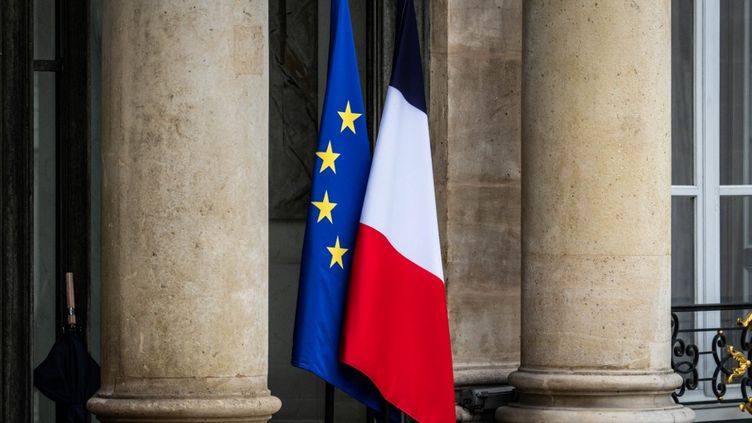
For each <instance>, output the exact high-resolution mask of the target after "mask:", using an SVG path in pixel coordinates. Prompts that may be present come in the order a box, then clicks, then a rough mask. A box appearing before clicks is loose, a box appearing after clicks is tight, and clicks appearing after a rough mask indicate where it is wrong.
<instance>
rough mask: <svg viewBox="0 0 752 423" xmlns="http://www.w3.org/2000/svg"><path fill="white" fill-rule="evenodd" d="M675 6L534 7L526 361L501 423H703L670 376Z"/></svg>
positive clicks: (528, 25) (526, 59)
mask: <svg viewBox="0 0 752 423" xmlns="http://www.w3.org/2000/svg"><path fill="white" fill-rule="evenodd" d="M670 4H671V2H670V1H669V0H660V1H658V0H643V1H588V2H585V1H569V0H567V1H564V0H558V1H550V0H545V1H544V0H530V1H526V2H525V7H524V12H523V32H524V34H523V40H524V45H523V64H524V65H523V71H522V72H523V77H522V81H523V82H522V93H523V95H522V134H523V135H522V210H523V211H522V215H523V216H522V228H523V229H522V272H523V286H522V356H521V366H520V369H519V371H518V372H515V373H512V375H511V376H510V383H511V384H512V385H514V386H516V387H517V388H518V390H519V392H520V394H521V396H520V399H519V402H518V403H516V404H514V405H512V406H510V407H503V408H500V409H499V410H498V411H497V414H496V417H497V419H498V420H499V421H501V422H557V423H566V422H578V423H588V422H612V423H613V422H625V423H626V422H652V423H656V422H689V421H692V420H693V418H694V414H693V412H692V411H691V410H689V409H686V408H683V407H681V406H679V405H677V404H675V403H674V402H673V401H672V399H671V397H670V393H671V391H672V390H673V389H674V388H675V387H676V386H678V385H679V384H680V382H681V380H680V377H679V376H677V375H675V374H674V373H673V372H672V371H671V367H670V358H671V352H670V306H671V295H670V294H671V292H670V289H671V284H670V271H671V260H670V256H671V251H670V247H671V244H670V240H671V237H670V235H671V217H670V216H671V214H670V206H671V203H670V199H671V195H670V187H671V179H670V176H671V172H670V170H671V156H670V152H671V137H670V135H671V92H670V89H671V62H670V61H671V19H670V16H671V14H670Z"/></svg>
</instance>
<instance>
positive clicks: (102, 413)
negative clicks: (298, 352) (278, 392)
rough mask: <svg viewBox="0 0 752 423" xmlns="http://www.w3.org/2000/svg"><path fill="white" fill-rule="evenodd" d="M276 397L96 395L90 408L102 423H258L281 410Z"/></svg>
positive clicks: (90, 403) (89, 403)
mask: <svg viewBox="0 0 752 423" xmlns="http://www.w3.org/2000/svg"><path fill="white" fill-rule="evenodd" d="M281 405H282V403H281V402H280V400H279V399H278V398H277V397H274V396H271V395H266V396H260V397H216V398H117V397H106V396H102V395H100V394H97V395H96V396H95V397H93V398H92V399H90V400H89V402H88V404H87V407H88V409H89V411H90V412H92V413H94V414H95V415H96V416H97V418H98V419H99V420H100V421H101V422H102V423H151V422H153V423H178V422H186V423H193V422H203V423H207V422H211V423H225V422H227V423H229V422H232V423H257V422H264V423H265V422H267V421H269V419H271V417H272V414H274V413H275V412H276V411H277V410H279V408H280V407H281Z"/></svg>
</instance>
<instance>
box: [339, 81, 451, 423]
mask: <svg viewBox="0 0 752 423" xmlns="http://www.w3.org/2000/svg"><path fill="white" fill-rule="evenodd" d="M443 279H444V277H443V271H442V264H441V250H440V245H439V233H438V223H437V217H436V200H435V196H434V185H433V170H432V166H431V148H430V142H429V137H428V117H427V116H426V114H425V112H423V111H422V110H420V109H418V108H416V107H414V106H413V105H412V104H410V103H409V102H408V101H407V100H406V99H405V97H404V96H403V95H402V93H401V92H400V91H399V90H398V89H396V88H394V87H392V86H390V87H389V89H388V91H387V95H386V102H385V106H384V113H383V116H382V121H381V126H380V128H379V136H378V141H377V143H376V148H375V151H374V157H373V162H372V165H371V173H370V177H369V180H368V188H367V190H366V197H365V201H364V204H363V212H362V216H361V219H360V227H359V230H358V238H357V242H356V246H355V250H354V256H353V264H352V272H351V275H350V288H349V292H348V300H347V309H346V315H345V327H344V331H343V343H342V351H341V356H340V358H341V360H342V361H343V362H344V363H346V364H348V365H350V366H352V367H354V368H356V369H358V370H359V371H360V372H362V373H363V374H365V375H366V376H368V377H369V378H370V379H371V380H372V381H373V383H374V384H375V385H376V387H377V388H378V389H379V391H381V394H382V395H383V396H384V398H385V399H386V400H387V401H388V402H389V403H391V404H393V405H394V406H396V407H397V408H399V409H400V410H402V411H404V412H405V413H407V414H408V415H409V416H411V417H412V418H414V419H416V420H417V421H419V422H421V423H449V422H454V421H455V410H454V385H453V380H452V354H451V346H450V340H449V325H448V321H447V310H446V299H445V291H444V280H443Z"/></svg>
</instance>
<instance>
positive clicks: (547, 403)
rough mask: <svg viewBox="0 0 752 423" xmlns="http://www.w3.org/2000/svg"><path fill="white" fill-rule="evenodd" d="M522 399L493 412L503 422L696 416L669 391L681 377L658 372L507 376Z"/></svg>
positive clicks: (654, 420)
mask: <svg viewBox="0 0 752 423" xmlns="http://www.w3.org/2000/svg"><path fill="white" fill-rule="evenodd" d="M509 382H510V384H511V385H513V386H515V387H516V388H517V389H518V390H519V392H520V399H519V400H518V401H517V402H516V403H514V404H510V405H508V406H504V407H500V408H499V409H497V410H496V420H497V421H498V422H502V423H528V422H538V423H549V422H551V423H554V422H555V423H569V422H572V423H602V422H608V423H634V422H651V423H663V422H666V423H685V422H686V423H690V422H693V421H694V419H695V413H694V411H692V410H690V409H689V408H686V407H684V406H682V405H679V404H676V403H675V402H674V401H673V399H672V398H671V392H672V391H673V390H674V388H675V387H676V386H678V385H679V384H680V383H681V377H680V376H678V375H676V374H674V373H673V372H671V371H666V372H662V373H634V372H603V373H595V372H591V373H584V372H582V373H576V372H571V373H564V372H555V371H543V370H531V369H521V370H520V371H517V372H514V373H512V374H511V375H510V376H509Z"/></svg>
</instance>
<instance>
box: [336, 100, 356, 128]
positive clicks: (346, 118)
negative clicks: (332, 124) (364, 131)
mask: <svg viewBox="0 0 752 423" xmlns="http://www.w3.org/2000/svg"><path fill="white" fill-rule="evenodd" d="M337 113H339V117H341V118H342V128H340V130H339V132H342V131H344V130H345V128H348V129H350V130H351V131H352V133H353V134H354V133H355V119H357V118H359V117H360V116H361V115H362V113H353V112H352V111H350V102H349V101H348V102H347V106H345V111H344V112H340V111H338V112H337Z"/></svg>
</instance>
